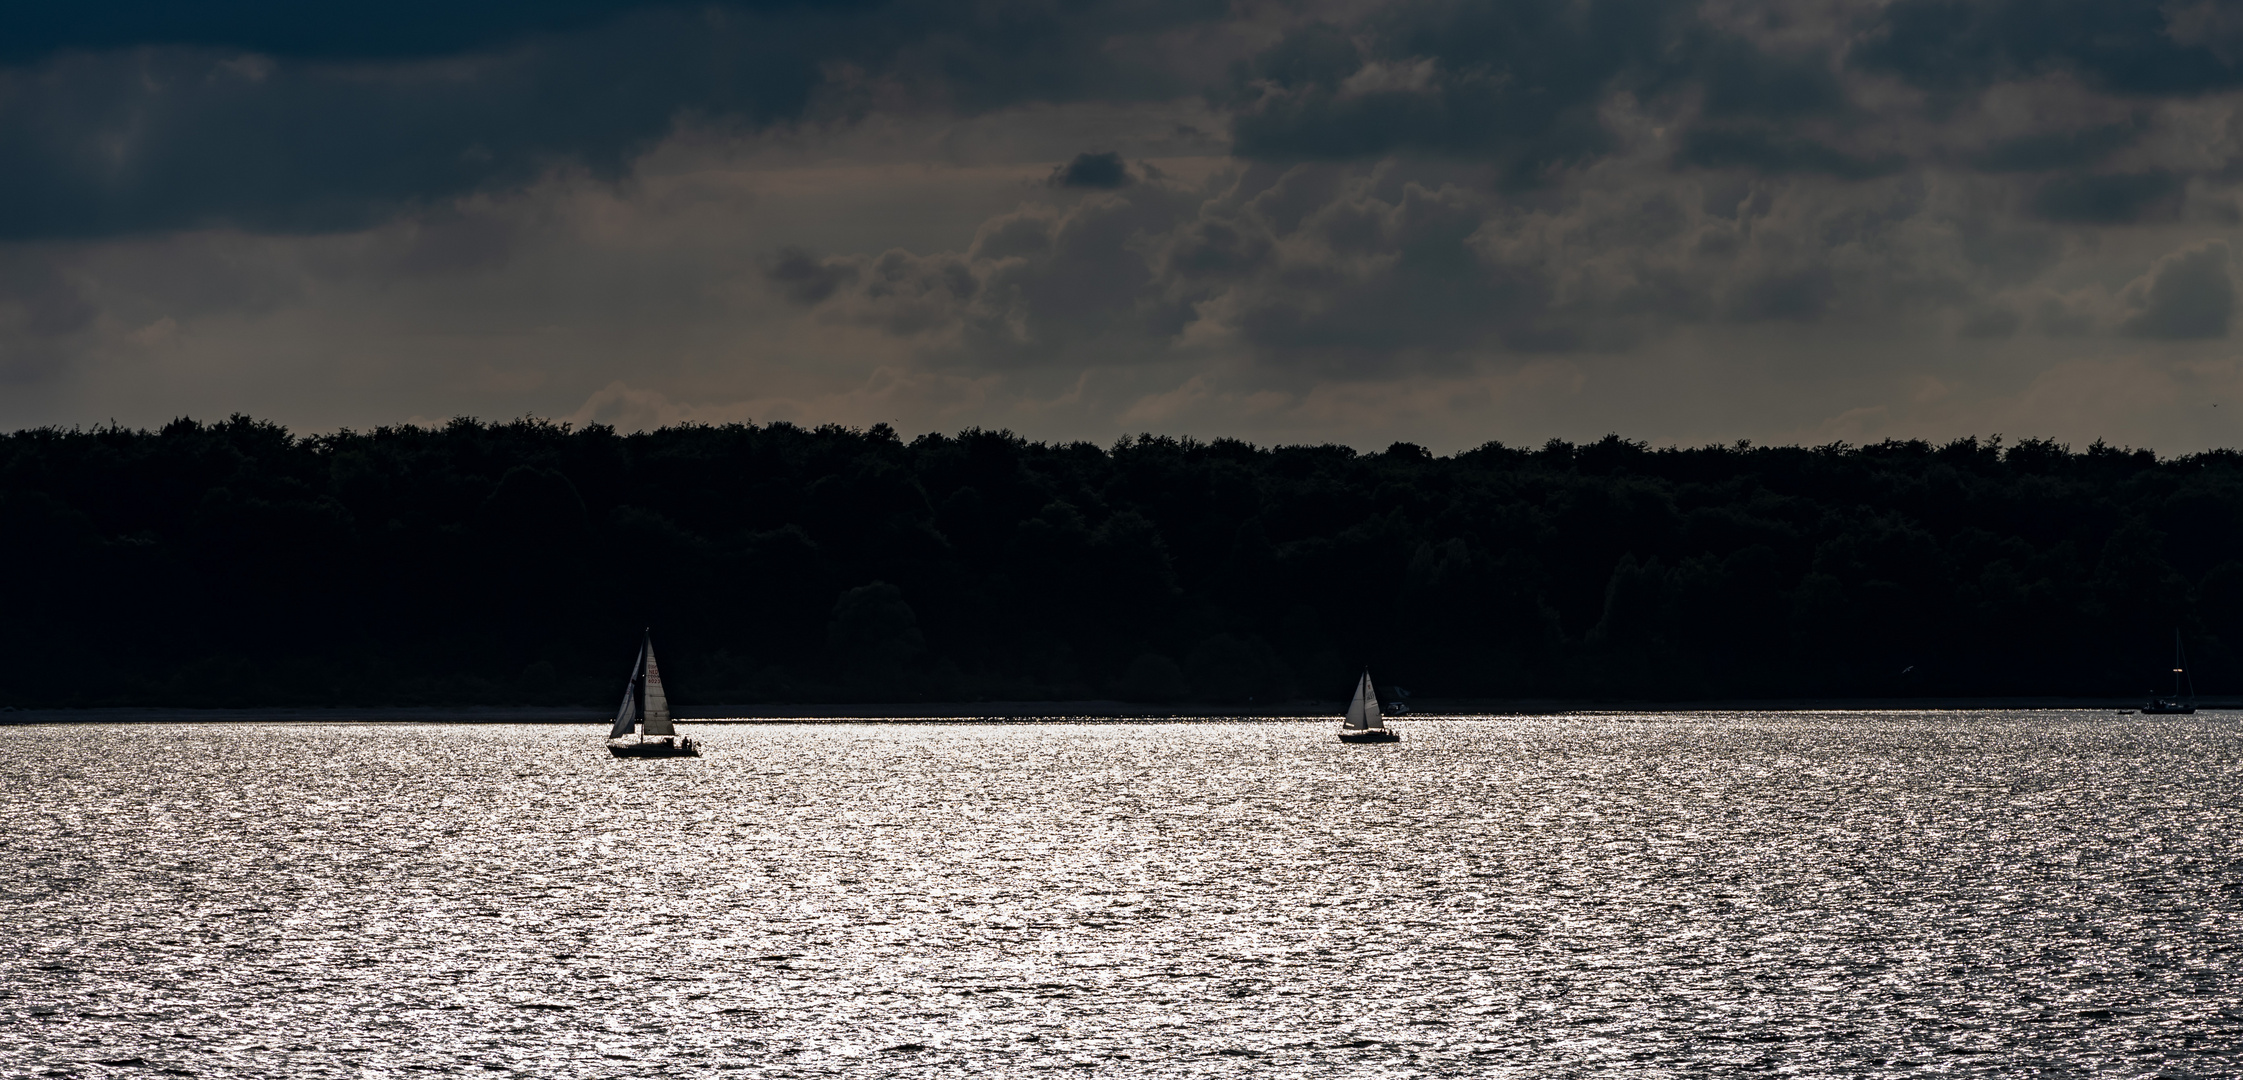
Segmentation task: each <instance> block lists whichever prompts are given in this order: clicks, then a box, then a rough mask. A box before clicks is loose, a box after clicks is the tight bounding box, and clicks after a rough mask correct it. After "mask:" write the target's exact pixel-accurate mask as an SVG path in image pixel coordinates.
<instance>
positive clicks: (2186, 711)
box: [2142, 630, 2196, 716]
mask: <svg viewBox="0 0 2243 1080" xmlns="http://www.w3.org/2000/svg"><path fill="white" fill-rule="evenodd" d="M2184 683H2185V684H2186V685H2187V686H2188V696H2187V697H2185V698H2184V697H2182V696H2181V686H2182V685H2183V684H2184ZM2142 713H2143V714H2144V715H2146V716H2194V715H2195V714H2196V681H2195V680H2193V679H2190V678H2189V677H2188V657H2187V655H2186V654H2184V653H2182V652H2181V632H2180V631H2179V630H2175V631H2173V696H2172V697H2170V698H2167V697H2161V696H2159V695H2158V694H2156V693H2155V692H2152V693H2151V694H2150V701H2149V704H2147V705H2144V706H2142Z"/></svg>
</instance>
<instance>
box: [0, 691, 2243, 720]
mask: <svg viewBox="0 0 2243 1080" xmlns="http://www.w3.org/2000/svg"><path fill="white" fill-rule="evenodd" d="M2141 706H2142V702H2140V701H2137V700H2134V699H2131V698H2125V699H2121V698H2058V697H2009V698H1772V699H1764V700H1752V699H1733V700H1717V701H1621V700H1597V699H1581V700H1568V699H1557V698H1516V699H1497V698H1491V699H1457V700H1444V699H1431V700H1427V701H1425V702H1423V703H1422V704H1420V705H1418V706H1417V707H1416V708H1414V709H1412V710H1411V711H1410V712H1408V713H1405V714H1402V715H1400V716H1396V717H1394V719H1396V720H1398V721H1406V720H1409V719H1411V718H1423V719H1432V718H1453V717H1466V716H1568V715H1579V716H1610V715H1616V714H1618V715H1645V714H1648V715H1670V714H1672V715H1683V714H1693V713H1731V712H2051V711H2071V712H2119V711H2125V712H2133V711H2136V710H2138V709H2140V708H2141ZM2197 708H2198V709H2199V710H2200V711H2205V712H2213V711H2225V710H2231V709H2243V698H2229V697H2219V698H2207V699H2203V700H2201V701H2200V702H2199V703H2198V705H2197ZM1340 712H1341V706H1340V705H1339V704H1338V703H1333V704H1328V705H1327V704H1322V703H1315V702H1286V703H1283V704H1280V705H1274V706H1266V707H1234V706H1222V705H1206V704H1194V703H1180V704H1175V705H1167V706H1157V705H1145V704H1137V703H1131V702H1123V701H1111V700H1087V701H973V702H964V701H958V702H892V703H885V704H881V703H875V704H864V705H843V704H817V703H797V704H778V705H770V704H764V705H708V706H700V707H693V708H681V709H678V710H676V711H675V712H674V713H673V715H674V716H675V718H676V719H677V720H678V721H680V722H690V723H703V724H710V723H717V724H726V723H731V724H757V723H762V724H784V723H821V722H850V721H898V722H911V721H922V720H949V721H977V720H978V721H988V722H1004V721H1013V720H1115V721H1123V720H1133V721H1160V720H1173V721H1190V720H1241V719H1268V720H1315V719H1331V718H1336V717H1337V716H1338V715H1339V714H1340ZM610 719H611V717H610V715H609V714H608V713H607V712H606V711H605V710H600V709H587V708H580V707H576V706H568V705H521V706H492V705H467V706H442V705H409V706H332V707H329V706H309V707H305V706H268V707H258V708H237V709H193V708H165V707H159V706H132V707H113V708H85V709H5V710H0V725H28V724H163V723H306V722H318V723H347V724H368V723H388V724H397V723H431V724H434V723H442V724H592V723H605V722H607V721H608V720H610Z"/></svg>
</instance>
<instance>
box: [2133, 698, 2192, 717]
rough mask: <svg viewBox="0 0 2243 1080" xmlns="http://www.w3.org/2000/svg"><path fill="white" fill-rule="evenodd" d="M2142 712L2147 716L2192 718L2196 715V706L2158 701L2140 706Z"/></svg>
mask: <svg viewBox="0 0 2243 1080" xmlns="http://www.w3.org/2000/svg"><path fill="white" fill-rule="evenodd" d="M2142 712H2143V713H2144V714H2146V715H2149V716H2194V715H2196V706H2194V705H2175V704H2173V703H2171V702H2166V701H2158V702H2152V703H2150V704H2148V705H2144V706H2142Z"/></svg>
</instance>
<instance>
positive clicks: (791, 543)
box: [0, 416, 2243, 706]
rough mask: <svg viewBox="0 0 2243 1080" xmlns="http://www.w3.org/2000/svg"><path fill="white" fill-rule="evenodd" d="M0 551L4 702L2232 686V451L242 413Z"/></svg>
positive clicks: (184, 428)
mask: <svg viewBox="0 0 2243 1080" xmlns="http://www.w3.org/2000/svg"><path fill="white" fill-rule="evenodd" d="M0 522H5V526H4V527H0V558H4V559H5V565H7V566H8V567H9V568H10V571H11V572H10V573H8V574H7V575H6V577H5V579H4V581H5V584H0V604H4V610H5V611H6V613H7V618H6V619H4V620H0V635H4V640H0V646H4V648H5V656H6V658H7V659H6V661H5V662H4V663H0V702H5V703H11V704H16V705H19V706H25V705H94V704H166V705H249V704H278V703H295V704H317V703H335V704H381V703H415V702H421V703H470V702H489V703H504V702H544V703H563V702H581V703H585V704H588V705H589V704H595V703H599V704H604V703H605V699H606V698H607V697H610V696H612V691H614V690H615V688H616V687H618V686H620V685H621V681H622V679H623V676H624V673H625V668H626V667H627V666H628V664H629V660H630V657H631V654H632V652H633V650H634V648H635V646H636V642H637V637H638V633H639V629H640V628H641V627H645V626H651V627H652V628H653V631H654V636H655V643H656V647H657V649H658V650H659V651H660V653H661V655H662V659H663V668H664V671H665V673H666V676H667V678H668V680H669V682H670V684H671V687H672V692H673V694H674V696H675V698H676V699H677V700H678V701H679V702H680V703H681V704H684V705H687V706H691V705H693V704H696V703H720V702H722V703H748V702H757V701H781V700H793V701H881V700H911V699H919V700H972V699H991V698H1003V699H1067V698H1089V697H1104V696H1122V697H1127V698H1131V699H1135V700H1176V699H1179V698H1192V699H1197V700H1208V701H1226V702H1244V701H1248V700H1255V701H1271V700H1277V699H1286V698H1293V697H1298V696H1307V697H1315V698H1333V699H1338V698H1343V697H1345V695H1346V693H1347V690H1348V687H1349V686H1350V685H1351V684H1352V683H1353V681H1354V678H1355V675H1356V673H1357V672H1358V671H1359V670H1360V669H1361V668H1362V667H1363V666H1365V665H1369V666H1370V667H1371V668H1372V669H1373V670H1374V672H1375V673H1376V674H1377V675H1378V677H1379V679H1380V681H1381V682H1382V683H1388V682H1391V683H1396V684H1400V685H1403V686H1407V687H1409V688H1411V689H1412V690H1413V691H1414V692H1416V693H1417V694H1418V695H1419V696H1421V697H1425V696H1437V697H1556V698H1567V697H1590V696H1596V697H1616V696H1617V697H1644V698H1662V699H1671V700H1688V699H1693V698H1707V697H1728V698H1740V697H1741V698H1751V697H1797V696H1820V697H1857V696H1875V697H1891V696H1917V695H2009V694H2033V695H2040V694H2076V695H2126V694H2142V693H2146V692H2148V691H2149V690H2150V689H2152V688H2153V687H2157V686H2160V685H2162V686H2165V687H2168V688H2169V687H2170V681H2169V680H2170V678H2171V676H2170V674H2169V672H2168V670H2167V669H2169V668H2170V667H2171V664H2170V662H2169V661H2170V657H2171V652H2172V645H2173V635H2174V633H2175V631H2176V630H2178V631H2180V632H2181V633H2182V634H2183V635H2184V637H2185V639H2186V641H2187V643H2188V646H2189V651H2190V653H2191V656H2192V659H2193V660H2194V661H2195V666H2194V668H2193V669H2192V674H2193V675H2194V677H2195V680H2196V683H2197V686H2198V687H2199V688H2200V689H2203V690H2206V691H2217V690H2224V689H2230V688H2232V687H2233V686H2234V685H2235V684H2237V683H2238V682H2239V676H2243V665H2239V663H2238V661H2239V660H2243V657H2239V656H2238V652H2237V650H2238V647H2239V646H2243V549H2239V546H2238V544H2237V541H2236V538H2237V536H2238V535H2243V534H2239V533H2238V527H2239V526H2243V455H2238V454H2236V453H2234V452H2232V451H2216V452H2212V453H2205V454H2196V455H2191V456H2186V457H2180V458H2173V459H2167V460H2159V459H2158V458H2157V457H2156V456H2155V455H2154V454H2152V453H2150V452H2148V451H2141V450H2120V449H2113V448H2111V447H2108V446H2105V445H2103V444H2101V443H2097V444H2096V445H2094V446H2090V447H2088V448H2086V449H2085V450H2084V451H2078V452H2075V451H2072V450H2071V449H2069V448H2067V447H2065V446H2061V445H2057V444H2055V443H2052V442H2048V441H2042V440H2026V441H2023V442H2018V443H2014V444H2007V445H2005V444H2004V442H2003V441H2002V440H2001V439H2000V438H1998V437H1997V438H1994V439H1991V440H1979V439H1975V438H1965V439H1960V440H1956V441H1953V442H1949V443H1946V444H1944V445H1934V444H1932V443H1928V442H1922V441H1906V442H1884V443H1879V444H1875V445H1871V446H1860V447H1855V446H1848V445H1844V444H1834V445H1830V446H1822V447H1813V448H1808V447H1796V446H1786V447H1755V446H1750V445H1747V444H1744V443H1739V444H1736V445H1732V446H1708V447H1699V448H1667V449H1654V448H1651V447H1648V446H1646V445H1644V444H1642V443H1639V442H1631V441H1628V440H1625V439H1622V438H1619V437H1617V436H1607V437H1606V438H1604V439H1602V440H1600V441H1597V442H1593V443H1589V444H1585V445H1573V444H1569V443H1565V442H1558V441H1553V442H1550V443H1547V444H1545V445H1543V446H1540V447H1508V446H1503V445H1501V444H1498V443H1489V444H1487V445H1485V446H1482V447H1479V448H1478V449H1475V450H1470V451H1466V452H1463V453H1458V454H1454V455H1450V456H1446V457H1442V456H1436V455H1434V454H1431V453H1428V452H1427V451H1425V450H1424V449H1422V448H1420V447H1417V446H1413V445H1410V444H1407V443H1396V444H1394V445H1393V446H1390V447H1388V448H1387V449H1386V450H1385V451H1383V452H1379V453H1359V452H1357V451H1355V450H1352V449H1349V448H1347V447H1344V446H1330V445H1326V446H1280V447H1271V448H1264V447H1257V446H1252V445H1249V444H1246V443H1243V442H1238V441H1235V440H1230V439H1216V440H1213V441H1208V442H1202V441H1197V440H1193V439H1178V438H1165V437H1153V436H1139V437H1136V438H1133V439H1125V440H1122V441H1120V442H1117V443H1115V444H1114V445H1112V446H1108V447H1101V446H1097V445H1093V444H1089V443H1081V442H1075V443H1063V444H1054V443H1042V442H1032V441H1029V440H1027V439H1023V438H1021V437H1019V436H1016V435H1014V434H1012V433H1010V432H1005V431H986V430H980V429H973V430H967V431H964V432H960V433H958V434H956V435H945V434H930V435H924V436H921V437H919V438H916V439H913V440H910V441H908V442H906V441H904V440H903V439H902V438H900V437H899V436H898V435H897V434H896V433H895V432H894V431H893V430H891V429H890V428H889V427H887V426H886V425H876V426H874V427H872V428H871V429H869V430H856V429H849V428H843V427H836V426H826V427H819V428H815V429H809V428H803V427H798V426H794V425H790V424H784V423H777V424H766V425H752V424H738V425H727V426H722V427H708V426H687V427H675V428H665V429H662V430H658V431H652V432H644V433H639V434H629V435H626V434H622V433H619V432H617V431H615V430H613V429H611V428H608V427H603V426H592V427H586V428H570V427H568V426H566V425H560V424H554V423H549V422H544V421H537V420H523V421H515V422H511V423H484V422H479V421H476V420H471V419H460V420H455V421H453V422H451V423H450V424H447V425H445V426H443V427H440V428H419V427H395V428H379V429H376V430H374V431H371V432H353V431H344V432H339V433H336V434H329V435H312V436H304V437H297V436H293V435H291V434H290V433H289V432H288V431H286V430H285V429H283V428H281V427H279V426H276V425H274V424H271V423H266V422H262V421H258V420H254V419H251V418H247V417H241V416H236V417H233V418H231V419H229V420H226V421H223V422H219V423H208V424H206V423H198V422H196V421H193V420H178V421H175V422H173V423H171V424H168V425H166V426H165V427H164V428H163V429H162V430H160V431H141V430H130V429H125V428H119V427H114V426H112V427H108V428H100V429H94V430H59V429H53V428H42V429H35V430H26V431H18V432H14V433H10V434H5V435H0ZM2161 679H2163V680H2166V681H2165V682H2163V683H2161V682H2160V680H2161Z"/></svg>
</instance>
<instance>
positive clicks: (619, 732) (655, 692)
mask: <svg viewBox="0 0 2243 1080" xmlns="http://www.w3.org/2000/svg"><path fill="white" fill-rule="evenodd" d="M633 728H636V729H638V734H639V737H638V739H637V741H625V740H628V739H629V738H630V736H631V731H632V729H633ZM607 752H608V753H610V754H614V755H615V756H616V757H700V756H701V747H700V745H699V744H697V743H695V742H694V741H693V740H692V739H690V738H687V737H686V736H683V735H680V734H678V732H677V729H676V728H674V727H671V726H670V697H669V695H667V694H665V693H663V692H662V668H661V667H660V666H659V665H657V664H656V663H655V662H654V634H653V631H652V630H651V629H650V630H648V632H647V633H646V635H645V636H644V637H642V638H640V640H639V659H638V662H637V663H635V664H632V665H631V681H630V683H629V684H628V685H626V686H625V687H624V688H623V707H622V708H620V709H617V710H616V711H615V725H614V726H613V727H610V728H608V729H607Z"/></svg>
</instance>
